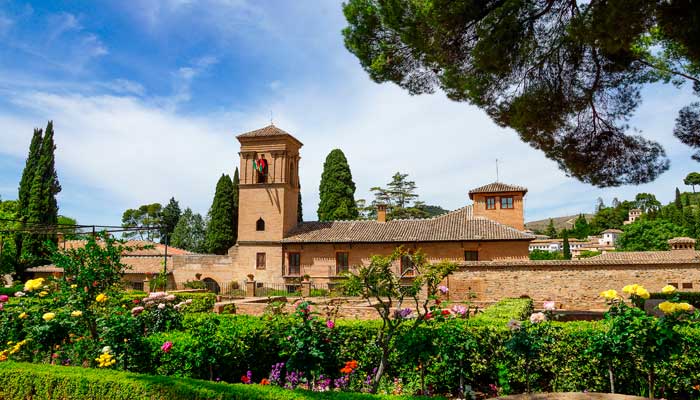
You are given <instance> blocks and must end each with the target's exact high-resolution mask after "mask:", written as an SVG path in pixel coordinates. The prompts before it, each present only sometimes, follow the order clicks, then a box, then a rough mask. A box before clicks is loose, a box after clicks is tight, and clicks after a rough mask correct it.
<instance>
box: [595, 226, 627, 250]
mask: <svg viewBox="0 0 700 400" xmlns="http://www.w3.org/2000/svg"><path fill="white" fill-rule="evenodd" d="M621 234H622V231H621V230H619V229H606V230H604V231H603V232H601V237H600V238H599V239H598V244H600V245H601V246H613V247H615V243H617V238H618V237H620V235H621Z"/></svg>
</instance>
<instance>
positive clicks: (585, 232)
mask: <svg viewBox="0 0 700 400" xmlns="http://www.w3.org/2000/svg"><path fill="white" fill-rule="evenodd" d="M572 233H573V235H574V237H576V238H577V239H580V240H585V239H587V238H588V236H589V235H590V234H591V227H590V226H589V225H588V220H587V219H586V216H585V215H583V214H579V215H578V217H577V218H576V221H574V229H573V232H572Z"/></svg>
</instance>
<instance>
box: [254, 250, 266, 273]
mask: <svg viewBox="0 0 700 400" xmlns="http://www.w3.org/2000/svg"><path fill="white" fill-rule="evenodd" d="M255 268H257V269H265V253H257V254H256V255H255Z"/></svg>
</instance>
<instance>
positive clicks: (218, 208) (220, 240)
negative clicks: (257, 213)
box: [207, 174, 236, 254]
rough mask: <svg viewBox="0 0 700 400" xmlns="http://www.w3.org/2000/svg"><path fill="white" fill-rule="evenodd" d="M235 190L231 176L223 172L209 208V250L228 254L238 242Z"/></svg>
mask: <svg viewBox="0 0 700 400" xmlns="http://www.w3.org/2000/svg"><path fill="white" fill-rule="evenodd" d="M234 213H235V207H234V190H233V182H232V181H231V178H230V177H229V176H228V175H226V174H222V175H221V178H219V181H218V182H217V184H216V193H214V201H213V202H212V205H211V208H210V209H209V225H208V226H207V250H208V251H209V252H210V253H214V254H226V252H227V251H228V249H229V248H230V247H231V246H233V245H234V244H235V243H236V232H235V230H234V229H233V221H234Z"/></svg>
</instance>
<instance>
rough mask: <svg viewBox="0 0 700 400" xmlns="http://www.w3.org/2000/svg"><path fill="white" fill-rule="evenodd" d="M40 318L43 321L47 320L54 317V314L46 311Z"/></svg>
mask: <svg viewBox="0 0 700 400" xmlns="http://www.w3.org/2000/svg"><path fill="white" fill-rule="evenodd" d="M41 318H43V320H44V321H46V322H49V321H51V320H52V319H54V318H56V314H55V313H52V312H47V313H46V314H44V315H42V316H41Z"/></svg>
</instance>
